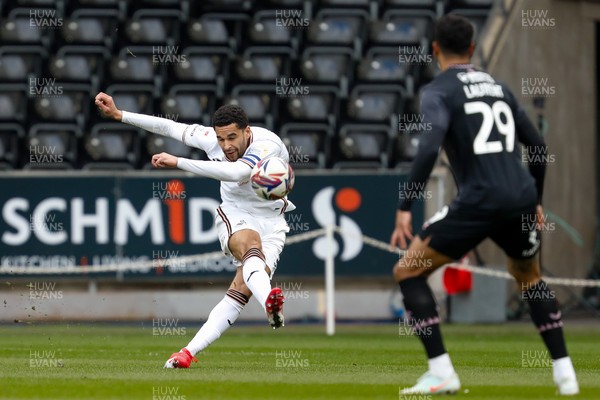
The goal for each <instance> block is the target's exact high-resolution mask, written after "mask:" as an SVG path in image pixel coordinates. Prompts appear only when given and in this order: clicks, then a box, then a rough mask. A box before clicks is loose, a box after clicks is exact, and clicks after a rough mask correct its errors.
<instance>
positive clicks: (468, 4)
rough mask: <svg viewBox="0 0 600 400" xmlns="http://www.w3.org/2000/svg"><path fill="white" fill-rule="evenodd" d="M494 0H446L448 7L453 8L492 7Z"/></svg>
mask: <svg viewBox="0 0 600 400" xmlns="http://www.w3.org/2000/svg"><path fill="white" fill-rule="evenodd" d="M493 5H494V0H448V7H449V8H451V9H454V8H481V7H486V8H489V7H492V6H493Z"/></svg>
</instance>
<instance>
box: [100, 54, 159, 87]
mask: <svg viewBox="0 0 600 400" xmlns="http://www.w3.org/2000/svg"><path fill="white" fill-rule="evenodd" d="M157 67H158V64H156V63H154V62H153V58H152V47H140V46H132V47H125V48H123V49H121V51H119V56H118V57H114V58H113V59H112V61H111V63H110V77H111V79H112V80H113V81H121V82H152V81H155V80H156V79H157V78H158V80H160V75H157V74H156V71H157V69H158V68H157Z"/></svg>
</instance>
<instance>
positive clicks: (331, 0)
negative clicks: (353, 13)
mask: <svg viewBox="0 0 600 400" xmlns="http://www.w3.org/2000/svg"><path fill="white" fill-rule="evenodd" d="M319 3H322V4H323V5H324V6H348V7H361V6H364V7H367V6H369V4H370V0H319Z"/></svg>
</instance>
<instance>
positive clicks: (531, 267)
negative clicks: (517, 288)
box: [508, 258, 541, 283]
mask: <svg viewBox="0 0 600 400" xmlns="http://www.w3.org/2000/svg"><path fill="white" fill-rule="evenodd" d="M508 270H509V272H510V274H511V275H512V276H513V277H514V278H515V280H516V281H517V282H518V283H536V282H537V281H539V280H540V279H541V274H540V270H539V267H538V264H537V260H535V259H534V258H531V259H526V260H517V259H511V260H510V261H509V268H508Z"/></svg>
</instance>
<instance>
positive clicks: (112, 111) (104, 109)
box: [95, 92, 123, 121]
mask: <svg viewBox="0 0 600 400" xmlns="http://www.w3.org/2000/svg"><path fill="white" fill-rule="evenodd" d="M95 103H96V107H98V111H100V114H102V116H103V117H105V118H111V119H114V120H116V121H121V119H122V117H123V114H122V113H121V111H120V110H119V109H117V106H116V105H115V102H114V100H113V98H112V97H111V96H109V95H107V94H106V93H104V92H100V93H98V94H97V95H96V99H95Z"/></svg>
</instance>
